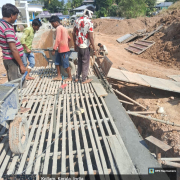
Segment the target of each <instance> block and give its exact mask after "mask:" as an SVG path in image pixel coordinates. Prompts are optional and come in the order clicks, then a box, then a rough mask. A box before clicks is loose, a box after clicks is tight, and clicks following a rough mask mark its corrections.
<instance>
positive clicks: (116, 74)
mask: <svg viewBox="0 0 180 180" xmlns="http://www.w3.org/2000/svg"><path fill="white" fill-rule="evenodd" d="M107 77H109V78H112V79H117V80H121V81H125V82H129V80H128V79H127V77H126V76H124V74H123V73H122V71H121V70H119V69H116V68H111V69H110V71H109V73H108V76H107Z"/></svg>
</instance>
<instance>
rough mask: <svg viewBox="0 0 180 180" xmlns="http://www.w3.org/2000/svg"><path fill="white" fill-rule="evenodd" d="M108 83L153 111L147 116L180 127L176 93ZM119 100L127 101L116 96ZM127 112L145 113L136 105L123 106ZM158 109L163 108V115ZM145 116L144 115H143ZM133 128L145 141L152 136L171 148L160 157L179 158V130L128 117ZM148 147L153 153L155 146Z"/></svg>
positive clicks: (178, 102)
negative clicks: (132, 123)
mask: <svg viewBox="0 0 180 180" xmlns="http://www.w3.org/2000/svg"><path fill="white" fill-rule="evenodd" d="M109 82H110V83H111V84H112V85H113V88H115V89H118V90H119V91H120V92H122V93H124V94H126V95H127V96H129V97H131V98H132V99H134V100H136V101H137V102H138V103H140V104H142V105H143V106H145V107H148V111H155V113H154V114H148V116H151V117H153V118H156V119H160V120H164V121H169V122H174V123H175V124H179V125H180V121H179V109H180V96H179V94H177V93H171V92H166V91H161V90H157V89H152V88H147V87H140V86H136V85H130V84H128V85H127V84H126V85H125V84H124V83H121V84H119V83H118V82H117V81H115V80H111V79H109ZM117 96H118V98H119V99H121V100H125V101H129V100H127V99H125V98H123V97H122V96H120V95H118V94H117ZM123 106H124V108H125V109H126V110H127V111H145V110H144V109H142V108H141V107H139V106H137V105H133V106H132V105H126V104H123ZM159 107H163V108H164V111H165V112H164V114H158V113H157V110H158V108H159ZM145 116H146V115H145ZM130 117H131V119H132V120H133V122H134V124H135V126H136V127H137V129H138V131H139V133H140V134H141V136H142V137H143V138H144V139H145V138H146V137H148V136H154V137H156V138H157V139H159V140H161V141H163V142H164V143H166V144H168V145H170V146H171V147H172V149H171V150H169V151H167V152H166V153H164V152H162V157H179V156H180V133H179V132H180V128H179V127H175V126H171V125H167V124H162V123H159V122H156V121H153V120H147V119H143V118H140V117H135V116H130ZM147 144H148V147H149V149H150V151H151V152H152V153H155V152H156V151H155V146H154V145H153V144H151V143H148V142H147Z"/></svg>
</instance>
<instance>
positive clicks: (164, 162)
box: [161, 161, 180, 168]
mask: <svg viewBox="0 0 180 180" xmlns="http://www.w3.org/2000/svg"><path fill="white" fill-rule="evenodd" d="M161 163H162V164H163V165H167V166H172V167H177V168H180V163H175V162H171V161H161Z"/></svg>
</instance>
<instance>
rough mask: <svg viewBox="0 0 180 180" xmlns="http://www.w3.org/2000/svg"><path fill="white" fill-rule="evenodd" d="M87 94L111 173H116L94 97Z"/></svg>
mask: <svg viewBox="0 0 180 180" xmlns="http://www.w3.org/2000/svg"><path fill="white" fill-rule="evenodd" d="M89 96H90V99H91V102H92V105H93V109H94V112H95V115H96V119H97V120H98V125H99V129H100V132H101V134H102V137H103V142H104V146H105V148H106V151H107V155H108V159H109V162H110V165H111V169H112V173H113V174H118V172H117V169H116V167H115V164H114V160H113V157H112V154H111V152H110V149H109V146H108V142H107V139H106V135H105V132H104V129H103V127H102V124H101V121H100V117H99V114H98V111H97V109H96V106H95V103H94V99H93V97H92V95H91V94H90V95H89ZM86 100H87V103H89V101H88V99H87V98H86ZM115 178H116V176H115Z"/></svg>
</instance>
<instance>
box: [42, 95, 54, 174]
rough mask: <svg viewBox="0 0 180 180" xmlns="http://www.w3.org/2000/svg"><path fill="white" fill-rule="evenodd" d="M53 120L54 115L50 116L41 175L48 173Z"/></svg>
mask: <svg viewBox="0 0 180 180" xmlns="http://www.w3.org/2000/svg"><path fill="white" fill-rule="evenodd" d="M54 106H55V98H54V102H53V108H52V109H54ZM53 118H54V113H52V115H51V119H50V128H49V133H48V142H47V149H46V155H45V158H44V159H45V161H44V167H43V174H47V173H48V165H49V153H50V148H51V141H52V134H53V133H52V132H53Z"/></svg>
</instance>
